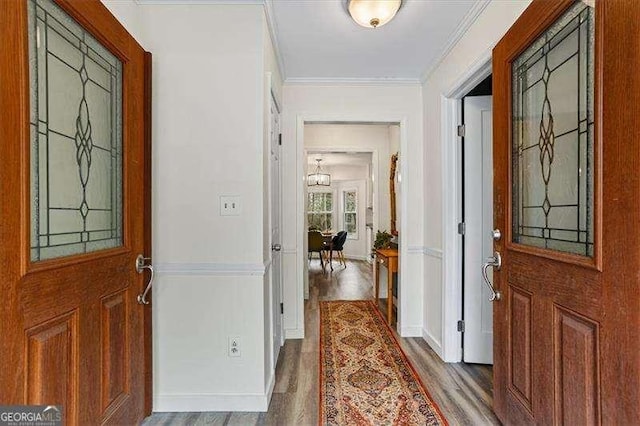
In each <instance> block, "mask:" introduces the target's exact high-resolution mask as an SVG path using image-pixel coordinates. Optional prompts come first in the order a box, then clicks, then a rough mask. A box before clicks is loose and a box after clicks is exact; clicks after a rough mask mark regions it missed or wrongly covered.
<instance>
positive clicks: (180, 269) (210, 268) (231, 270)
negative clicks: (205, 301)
mask: <svg viewBox="0 0 640 426" xmlns="http://www.w3.org/2000/svg"><path fill="white" fill-rule="evenodd" d="M270 264H271V259H267V261H265V263H264V264H259V263H159V264H157V265H156V268H155V269H156V273H158V274H164V275H217V276H244V275H252V276H262V275H264V274H265V271H266V269H267V268H268V267H269V266H270Z"/></svg>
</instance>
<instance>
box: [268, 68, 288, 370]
mask: <svg viewBox="0 0 640 426" xmlns="http://www.w3.org/2000/svg"><path fill="white" fill-rule="evenodd" d="M267 80H268V84H267V86H268V87H269V90H268V92H269V96H268V99H269V101H268V111H269V117H268V120H267V122H268V124H267V126H268V132H267V134H268V145H267V147H265V152H267V153H268V157H269V158H268V160H267V162H268V163H267V164H268V170H269V171H268V176H269V177H268V185H267V186H268V190H269V193H268V197H267V203H268V206H269V207H268V211H269V253H270V260H269V268H268V273H269V280H270V292H269V293H270V294H269V298H270V302H271V303H270V309H273V310H274V311H271V315H270V319H269V322H270V327H269V329H270V334H269V340H270V343H269V347H270V349H269V351H270V355H269V357H270V358H271V366H270V368H271V371H273V372H275V369H276V364H277V363H278V358H279V357H280V354H281V350H282V346H283V345H284V340H285V339H284V314H283V313H280V314H279V315H280V331H279V336H280V342H279V345H280V346H279V348H278V354H277V355H276V353H275V352H276V350H275V347H274V336H275V333H276V324H275V323H274V321H273V318H274V315H273V313H274V312H276V315H277V312H278V310H279V309H280V306H279V305H280V304H282V303H283V289H282V287H283V285H282V284H283V281H284V280H283V279H282V278H283V273H282V269H283V268H282V264H283V262H282V251H281V252H280V255H279V256H280V265H279V266H280V284H279V289H278V290H279V291H278V293H279V294H278V301H274V300H272V299H271V298H272V295H273V285H274V280H273V268H274V262H273V254H272V251H271V245H272V244H274V242H273V241H272V240H271V237H272V229H271V225H272V223H273V222H272V220H273V219H272V214H273V194H272V193H271V189H272V183H273V174H272V173H271V144H272V143H273V140H272V136H271V135H272V131H273V128H272V123H273V120H272V109H271V107H272V104H273V106H274V107H275V109H276V114H277V115H278V116H279V118H278V125H279V128H278V134H279V135H280V136H279V137H280V138H282V108H281V106H280V104H279V103H278V98H277V96H276V94H275V93H274V91H273V87H272V74H271V73H267ZM280 140H281V139H280ZM282 151H283V150H282V145H281V144H280V145H279V146H278V175H279V176H278V191H279V194H278V203H279V209H278V212H279V216H280V217H279V218H278V227H279V229H280V231H279V232H280V245H282Z"/></svg>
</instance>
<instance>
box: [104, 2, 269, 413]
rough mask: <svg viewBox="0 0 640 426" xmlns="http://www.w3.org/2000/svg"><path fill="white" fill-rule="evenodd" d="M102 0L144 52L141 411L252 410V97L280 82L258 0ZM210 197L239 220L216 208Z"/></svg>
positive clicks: (258, 268)
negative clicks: (147, 111)
mask: <svg viewBox="0 0 640 426" xmlns="http://www.w3.org/2000/svg"><path fill="white" fill-rule="evenodd" d="M107 4H108V7H110V8H111V10H112V12H113V13H115V14H116V16H117V17H118V18H119V19H120V20H121V22H123V23H124V24H125V25H126V26H127V27H128V28H129V27H133V28H129V30H130V31H131V32H132V33H134V34H136V33H137V35H138V37H140V38H141V39H142V42H143V45H144V47H145V48H146V49H147V50H149V51H151V52H152V53H153V135H154V140H153V144H154V151H153V191H154V192H153V239H154V241H153V257H154V265H155V266H156V270H157V271H158V274H157V280H156V282H155V284H154V291H153V305H152V306H153V309H154V311H153V312H154V318H153V321H154V323H153V326H154V330H153V337H154V342H153V350H154V407H153V409H154V411H259V410H266V409H267V407H268V403H269V398H270V392H271V390H272V387H273V384H274V378H275V377H274V371H273V368H272V366H273V364H274V360H272V359H271V355H270V350H271V342H270V340H271V336H270V335H269V333H270V330H271V328H270V325H269V324H268V321H270V317H271V316H270V308H271V307H270V305H269V304H268V303H267V302H266V301H268V300H269V299H268V295H269V288H268V286H269V285H270V280H269V279H268V272H269V271H268V259H267V258H266V256H265V253H266V251H265V250H264V247H265V246H266V245H267V244H268V241H265V238H264V235H266V233H265V232H264V227H265V226H267V225H265V224H268V220H267V219H266V218H265V214H266V213H265V212H267V211H268V209H267V208H265V205H264V204H265V202H266V194H265V191H264V189H265V188H268V183H267V178H268V172H267V171H265V170H264V167H265V161H264V159H265V155H264V153H265V146H266V144H267V143H268V141H267V140H265V134H268V131H269V127H268V123H265V117H268V113H267V112H266V111H265V106H266V105H268V100H269V99H268V96H267V94H268V92H269V91H270V90H271V88H273V91H274V92H275V93H276V94H277V96H278V97H279V96H280V95H279V93H280V92H281V89H280V87H281V81H280V74H279V71H278V69H277V65H276V61H275V59H274V55H273V49H272V47H271V45H270V43H271V41H270V40H269V38H268V31H267V29H266V28H267V27H266V20H265V16H264V10H263V6H262V5H213V4H199V5H193V4H191V5H186V4H185V5H161V4H157V3H156V4H136V3H131V2H123V1H116V0H112V1H108V3H107ZM230 35H232V36H230ZM268 73H270V74H268ZM269 76H270V78H269ZM267 194H268V193H267ZM221 195H232V196H239V197H241V201H240V202H241V212H240V215H238V216H225V217H222V216H220V214H219V211H220V205H219V197H220V196H221ZM265 265H266V266H267V267H266V266H265ZM229 337H240V338H241V341H242V346H241V357H239V358H231V357H229V356H228V339H229Z"/></svg>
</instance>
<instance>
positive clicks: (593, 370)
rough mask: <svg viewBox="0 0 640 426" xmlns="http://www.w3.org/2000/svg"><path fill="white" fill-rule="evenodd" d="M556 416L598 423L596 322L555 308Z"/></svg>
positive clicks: (597, 329) (585, 422) (579, 422)
mask: <svg viewBox="0 0 640 426" xmlns="http://www.w3.org/2000/svg"><path fill="white" fill-rule="evenodd" d="M554 308H555V309H554V341H555V345H554V346H555V349H554V351H555V361H554V375H555V393H556V404H555V410H556V413H555V417H556V419H558V421H560V422H561V423H563V424H570V423H575V424H585V425H586V424H597V423H599V419H600V414H599V400H600V398H599V395H598V376H599V373H598V372H599V362H598V360H599V353H598V334H599V327H598V324H597V323H595V322H593V321H591V320H589V319H587V318H585V317H583V316H582V315H579V314H577V313H575V312H571V311H569V310H567V309H565V308H562V307H560V306H555V307H554Z"/></svg>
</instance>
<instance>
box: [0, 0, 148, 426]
mask: <svg viewBox="0 0 640 426" xmlns="http://www.w3.org/2000/svg"><path fill="white" fill-rule="evenodd" d="M53 1H54V2H55V3H56V4H57V5H58V6H60V7H61V8H62V9H63V10H64V11H65V12H66V13H68V14H69V15H70V16H71V17H72V18H74V19H75V20H76V21H77V22H78V23H79V24H80V25H81V26H82V27H84V29H85V30H87V31H88V32H89V33H90V34H91V35H92V36H94V37H95V38H96V40H98V41H99V42H100V43H102V45H103V46H104V47H106V48H107V49H108V50H110V51H111V53H113V54H114V55H115V56H117V57H118V58H119V59H120V60H121V61H122V65H123V70H122V121H123V123H122V147H123V148H122V151H123V157H122V175H121V177H122V185H123V189H122V205H123V208H122V216H123V217H122V229H123V232H122V236H123V240H122V246H121V247H117V248H113V249H107V250H102V251H96V252H92V253H88V254H80V255H74V256H67V257H64V258H62V257H61V258H58V259H51V260H46V261H41V262H40V261H39V262H32V261H31V260H30V259H31V255H30V254H31V253H30V249H31V247H30V242H31V238H30V237H31V235H30V233H31V212H30V209H31V198H30V196H31V181H30V179H31V158H30V156H31V152H32V147H31V137H30V125H29V122H30V114H29V112H30V106H31V105H30V102H31V97H30V78H29V74H30V68H29V41H28V40H29V39H28V37H27V24H28V19H27V1H26V0H15V1H0V106H1V107H2V108H1V109H2V116H1V117H0V134H2V138H0V162H1V165H0V239H1V240H2V244H0V265H1V266H2V267H1V268H0V294H2V296H3V302H4V303H3V304H0V336H2V345H0V360H2V368H0V401H1V402H2V403H4V404H27V403H28V404H60V405H62V406H63V410H64V418H65V424H70V425H76V424H82V425H84V424H100V423H108V424H138V423H140V421H141V420H142V418H143V409H144V401H145V377H144V375H145V371H148V372H150V369H151V367H150V365H148V364H147V363H146V362H145V360H149V364H150V360H151V355H150V353H147V352H145V351H146V350H150V345H148V346H145V344H144V331H143V330H144V329H145V328H147V329H148V327H149V326H150V323H146V324H145V318H147V319H148V320H149V321H150V319H151V311H150V306H146V307H142V306H139V305H138V304H137V303H136V295H137V294H138V293H139V292H140V290H141V288H142V287H143V282H142V279H143V276H142V275H139V274H137V273H136V272H135V259H136V257H137V256H138V254H141V253H143V252H144V243H145V242H144V237H145V235H144V234H143V230H144V225H145V219H144V200H145V197H148V196H149V195H150V194H149V193H148V192H147V189H146V188H147V187H145V170H143V168H142V167H141V165H142V164H144V161H145V150H146V149H148V148H149V147H150V141H148V142H147V144H146V145H145V140H144V136H145V133H144V126H145V117H148V116H149V115H145V109H144V92H143V87H144V85H145V84H144V83H145V82H144V79H145V73H144V53H145V52H144V50H143V49H142V48H141V47H140V46H139V45H138V44H137V42H136V41H135V40H134V39H133V38H132V37H131V36H130V35H129V34H128V33H127V31H126V30H125V29H124V28H123V27H122V25H121V24H120V23H119V22H118V21H117V20H116V19H115V18H114V17H113V16H112V15H111V14H110V13H109V11H108V10H107V9H106V7H105V6H104V5H103V4H102V3H101V2H100V1H99V0H85V1H75V0H53ZM148 244H149V243H148ZM149 374H150V373H149ZM149 391H150V388H149Z"/></svg>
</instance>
